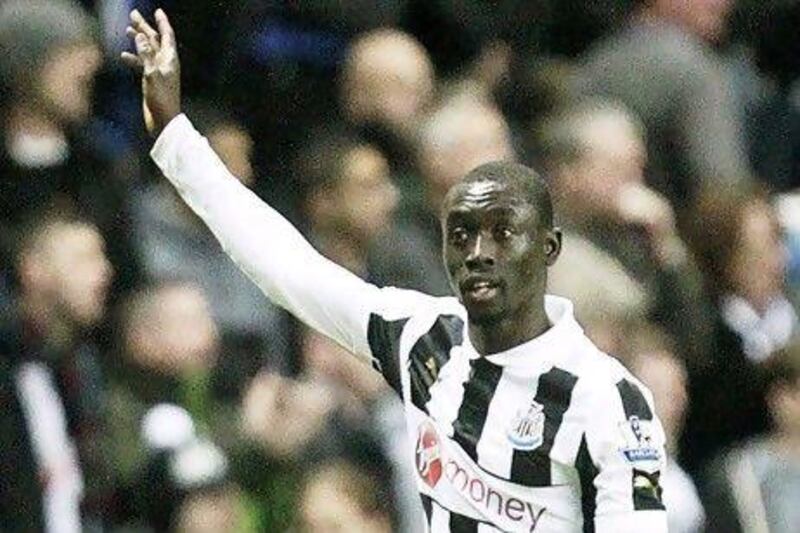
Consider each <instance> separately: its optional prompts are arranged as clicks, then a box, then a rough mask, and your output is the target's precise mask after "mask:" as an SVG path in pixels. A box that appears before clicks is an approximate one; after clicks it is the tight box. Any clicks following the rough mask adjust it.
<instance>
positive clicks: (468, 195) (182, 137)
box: [123, 10, 666, 532]
mask: <svg viewBox="0 0 800 533" xmlns="http://www.w3.org/2000/svg"><path fill="white" fill-rule="evenodd" d="M156 20H157V22H158V28H159V29H158V31H156V30H155V29H153V28H152V27H151V26H150V25H149V24H148V23H147V22H146V21H145V20H144V18H143V17H142V16H141V15H140V14H139V13H138V12H136V11H134V12H132V13H131V21H132V27H131V28H130V29H129V31H128V33H129V34H130V36H131V37H134V39H135V43H136V54H130V53H126V54H124V56H123V58H124V59H125V60H126V62H128V63H129V64H131V65H132V66H135V67H138V68H141V69H142V70H143V73H144V76H143V86H142V88H143V92H144V96H145V98H144V115H145V122H146V124H147V126H148V129H149V131H150V132H151V133H152V134H158V135H159V137H158V140H157V141H156V144H155V146H154V148H153V151H152V156H153V158H154V159H155V161H156V162H157V163H158V165H159V166H160V167H161V169H162V171H164V173H165V174H166V175H167V176H168V177H169V179H170V180H171V181H172V182H173V183H174V184H175V186H176V188H177V189H178V190H179V192H180V193H181V195H182V196H183V198H184V200H186V202H187V203H188V204H189V205H190V206H191V207H192V208H193V209H194V210H195V211H196V212H197V213H198V214H199V215H200V216H201V217H202V218H203V219H204V220H205V221H206V223H207V224H208V226H209V227H210V228H211V229H212V231H213V232H214V233H215V235H216V236H217V237H218V238H219V239H220V241H221V242H222V245H223V247H224V248H225V249H226V250H227V251H228V253H229V254H230V255H231V257H232V258H233V259H234V260H235V261H236V262H237V263H238V264H239V265H240V266H241V267H242V268H243V269H244V270H245V271H246V272H247V273H248V274H249V275H250V276H251V277H252V278H253V280H254V281H255V282H256V283H257V284H258V285H259V287H260V288H261V289H262V290H263V291H264V292H265V293H266V294H267V295H269V297H270V298H272V299H273V300H274V301H275V302H276V303H278V304H279V305H282V306H284V307H285V308H287V309H288V310H290V311H291V312H292V313H294V314H295V315H296V316H297V317H298V318H299V319H301V320H302V321H304V322H305V323H306V324H308V325H309V326H310V327H313V328H315V329H317V330H319V331H320V332H322V333H324V334H325V335H327V336H329V337H331V338H332V339H333V340H335V341H336V342H338V343H339V344H340V345H342V346H343V347H345V348H347V349H348V350H349V351H351V352H353V353H354V354H356V356H357V357H360V358H362V359H363V360H364V361H365V362H370V363H371V364H372V365H373V366H374V367H375V368H376V369H378V370H379V371H381V373H382V374H383V375H384V377H385V378H386V380H387V381H388V382H389V384H390V385H392V386H393V388H394V389H395V390H396V391H397V392H398V393H399V394H400V395H401V397H402V398H403V401H404V406H405V409H406V420H407V422H408V427H409V428H410V430H411V431H412V432H414V433H415V435H414V440H415V441H416V447H415V450H416V465H417V471H418V473H419V478H418V480H417V486H418V489H419V491H420V493H421V497H422V501H423V505H424V507H425V510H426V514H427V518H428V524H429V528H430V530H431V531H435V532H441V531H458V532H461V531H497V530H502V531H534V530H535V531H579V530H580V529H581V527H583V528H584V530H587V531H594V530H595V528H596V529H597V530H599V531H615V532H617V531H666V517H665V513H664V506H663V504H662V503H661V489H660V487H659V484H658V477H659V473H660V471H661V470H662V469H663V467H664V449H663V443H664V434H663V430H662V429H661V426H660V423H659V422H658V420H657V419H656V417H655V416H654V414H653V407H652V399H651V396H650V393H649V392H647V391H646V389H644V387H643V386H642V385H641V384H640V383H639V382H638V381H636V380H635V378H633V377H632V376H631V375H630V374H629V373H627V372H626V371H625V370H624V369H623V368H622V366H621V365H620V364H619V363H617V362H615V361H614V360H613V359H611V358H609V357H608V356H606V355H604V354H602V353H601V352H599V351H598V350H597V349H596V348H595V347H594V346H593V345H592V344H591V343H590V342H589V341H588V340H587V339H586V338H585V337H584V336H583V334H582V331H581V329H580V327H579V326H578V325H577V323H576V322H575V320H574V319H573V318H572V308H571V305H570V303H569V302H568V301H566V300H563V299H561V298H557V297H552V296H545V294H544V292H545V283H546V279H547V267H548V266H550V265H552V264H553V263H554V262H555V260H556V259H557V257H558V254H559V251H560V248H561V234H560V232H559V230H557V229H555V228H553V226H552V212H551V211H552V210H551V205H550V197H549V193H548V192H547V189H546V187H545V186H544V184H543V182H542V180H541V179H540V178H539V177H538V175H537V174H535V173H534V172H533V171H532V170H531V169H529V168H527V167H524V166H522V165H516V164H511V163H489V164H485V165H483V166H480V167H478V168H476V169H474V170H473V171H472V172H470V173H469V174H467V176H466V177H465V178H464V179H463V180H462V181H461V182H460V183H458V184H456V185H455V186H454V187H453V188H452V189H451V190H450V192H449V193H448V195H447V196H446V198H445V201H444V209H443V211H442V212H443V216H442V227H443V230H444V233H445V239H444V241H445V242H444V259H445V265H446V267H447V271H448V274H449V276H450V282H451V285H452V286H453V289H454V290H455V291H456V293H457V294H458V299H456V298H434V297H431V296H427V295H424V294H421V293H417V292H413V291H404V290H399V289H395V288H385V289H379V288H378V287H376V286H374V285H370V284H368V283H365V282H364V281H362V280H361V279H359V278H357V277H356V276H354V275H353V274H351V273H349V272H348V271H346V270H344V269H342V268H341V267H338V266H337V265H335V264H333V263H331V262H329V261H328V260H326V259H324V258H323V257H322V256H320V255H319V254H318V253H317V252H316V251H315V250H314V249H313V248H312V247H311V246H310V245H309V244H308V243H307V242H306V241H305V240H304V239H303V238H302V236H301V235H300V234H299V233H298V232H297V231H296V230H295V229H294V228H293V227H292V226H291V225H290V224H289V223H288V222H287V221H286V220H285V219H284V218H282V217H281V216H280V215H279V214H278V213H277V212H276V211H274V210H273V209H272V208H270V207H269V206H267V205H266V204H264V203H262V202H261V201H260V200H259V199H258V198H257V197H256V196H255V195H254V194H252V193H250V192H249V191H248V190H247V189H246V188H244V187H242V186H241V185H240V183H239V182H238V180H236V179H235V178H234V177H233V176H231V175H230V174H229V173H228V172H227V170H226V169H225V167H224V165H223V164H222V163H221V162H220V160H219V159H218V158H217V157H216V155H215V154H214V152H213V151H212V150H211V149H210V148H209V146H208V144H207V142H206V141H205V140H204V139H203V138H202V137H201V136H200V135H199V134H198V133H197V132H196V131H195V130H194V128H193V127H192V125H191V123H190V122H189V120H188V119H187V118H186V117H185V116H184V115H182V114H181V110H180V83H179V80H180V73H179V62H178V58H177V52H176V44H175V38H174V33H173V31H172V28H171V26H170V24H169V22H168V20H167V18H166V15H165V14H164V13H163V11H160V10H159V11H157V12H156Z"/></svg>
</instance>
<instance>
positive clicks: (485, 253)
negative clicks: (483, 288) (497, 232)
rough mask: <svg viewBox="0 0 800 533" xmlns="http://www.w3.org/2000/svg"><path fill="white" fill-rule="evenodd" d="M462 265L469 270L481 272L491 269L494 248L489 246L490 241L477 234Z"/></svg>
mask: <svg viewBox="0 0 800 533" xmlns="http://www.w3.org/2000/svg"><path fill="white" fill-rule="evenodd" d="M464 263H465V264H466V266H467V268H468V269H469V270H481V269H485V268H491V267H493V266H494V248H493V247H492V245H491V239H486V238H484V236H483V235H481V234H478V236H477V237H476V238H475V242H474V244H473V245H472V247H471V248H470V250H469V253H468V254H467V258H466V260H465V261H464Z"/></svg>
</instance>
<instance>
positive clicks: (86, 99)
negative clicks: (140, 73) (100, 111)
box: [34, 43, 102, 123]
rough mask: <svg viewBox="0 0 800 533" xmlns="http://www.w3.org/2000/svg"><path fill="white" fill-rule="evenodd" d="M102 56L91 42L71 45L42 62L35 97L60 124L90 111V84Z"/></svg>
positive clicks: (82, 116) (81, 118)
mask: <svg viewBox="0 0 800 533" xmlns="http://www.w3.org/2000/svg"><path fill="white" fill-rule="evenodd" d="M101 61H102V56H101V52H100V48H99V46H98V45H97V44H94V43H83V44H74V45H72V46H67V47H64V48H58V49H56V50H54V51H53V52H51V53H50V54H49V55H48V57H47V58H46V60H45V62H44V64H43V65H42V67H41V69H40V73H39V78H38V84H36V88H35V89H34V90H35V91H36V94H35V95H34V98H36V99H37V100H38V101H39V102H40V103H41V104H42V105H43V107H44V109H45V110H46V111H47V112H48V114H50V115H51V116H52V117H53V118H54V119H55V120H57V121H58V122H60V123H80V122H83V121H84V120H86V118H87V117H88V116H89V113H90V111H91V105H92V87H93V83H94V78H95V75H96V74H97V70H98V69H99V68H100V64H101Z"/></svg>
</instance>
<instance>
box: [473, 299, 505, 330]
mask: <svg viewBox="0 0 800 533" xmlns="http://www.w3.org/2000/svg"><path fill="white" fill-rule="evenodd" d="M464 307H465V308H466V309H467V316H468V317H469V321H470V322H471V323H473V324H476V325H478V326H491V325H493V324H497V323H498V322H500V321H501V320H503V318H505V313H504V312H503V311H501V310H499V309H494V308H487V306H483V305H467V304H464Z"/></svg>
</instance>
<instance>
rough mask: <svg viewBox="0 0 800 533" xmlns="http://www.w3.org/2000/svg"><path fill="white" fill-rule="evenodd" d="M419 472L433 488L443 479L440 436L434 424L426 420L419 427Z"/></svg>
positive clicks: (417, 455) (417, 449) (417, 453)
mask: <svg viewBox="0 0 800 533" xmlns="http://www.w3.org/2000/svg"><path fill="white" fill-rule="evenodd" d="M416 463H417V472H419V475H420V477H421V478H422V479H423V481H425V483H427V484H428V486H429V487H431V488H433V487H435V486H436V483H438V481H439V478H440V477H442V458H441V452H440V449H439V436H438V435H437V434H436V429H435V428H434V426H433V424H432V423H431V422H430V421H428V420H426V421H425V422H423V423H422V424H420V426H419V438H418V439H417V448H416Z"/></svg>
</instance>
